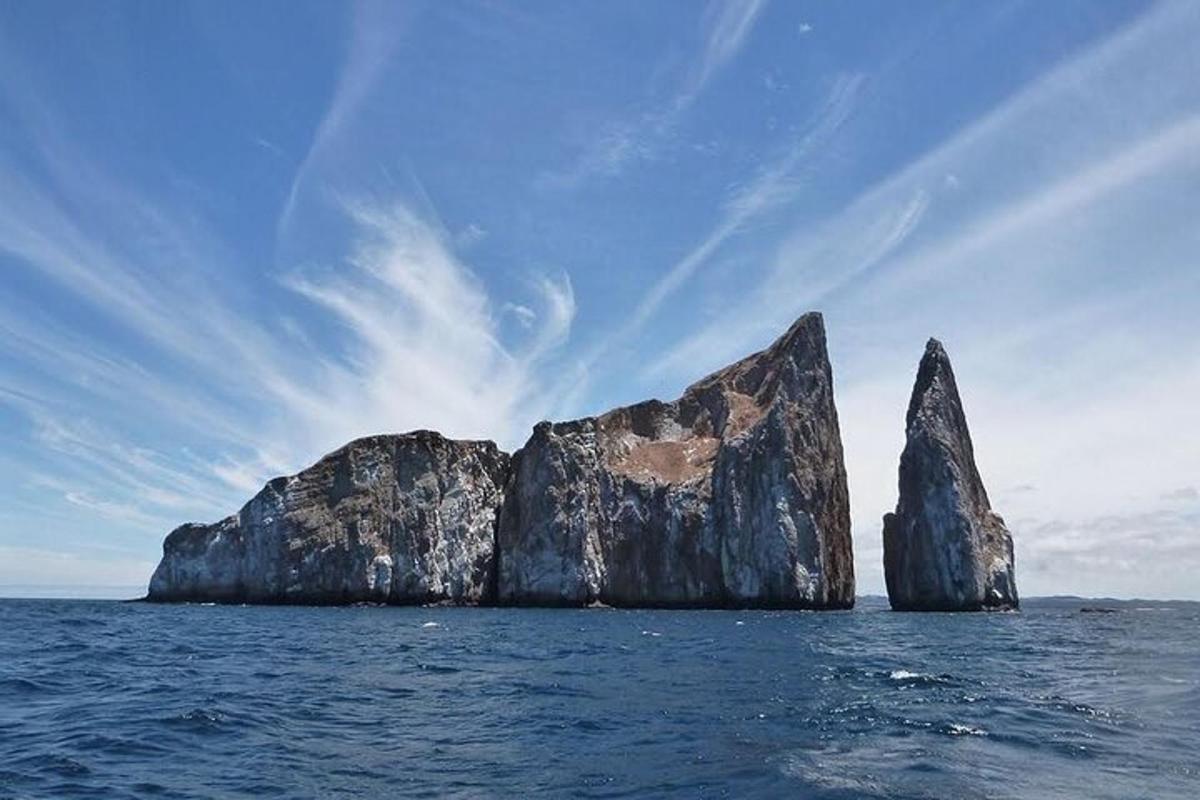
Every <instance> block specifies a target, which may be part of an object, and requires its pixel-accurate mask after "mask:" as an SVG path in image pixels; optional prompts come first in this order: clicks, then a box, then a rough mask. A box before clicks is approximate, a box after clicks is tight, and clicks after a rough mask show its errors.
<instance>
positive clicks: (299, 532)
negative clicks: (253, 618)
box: [149, 431, 508, 603]
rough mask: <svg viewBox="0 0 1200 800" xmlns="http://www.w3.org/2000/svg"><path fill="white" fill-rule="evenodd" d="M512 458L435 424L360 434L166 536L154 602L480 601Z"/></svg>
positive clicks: (488, 579) (488, 588) (487, 587)
mask: <svg viewBox="0 0 1200 800" xmlns="http://www.w3.org/2000/svg"><path fill="white" fill-rule="evenodd" d="M507 472H508V456H507V455H506V454H505V453H503V452H501V451H499V450H498V449H497V448H496V446H495V445H494V444H493V443H492V442H461V441H451V440H448V439H445V438H443V437H442V436H440V435H438V434H436V433H432V432H430V431H417V432H414V433H410V434H405V435H398V436H395V435H394V436H373V437H369V438H366V439H359V440H356V441H354V442H351V443H350V444H348V445H346V446H345V447H343V448H342V449H340V450H338V451H336V452H334V453H332V454H330V455H328V456H326V457H325V458H323V459H321V461H319V462H318V463H317V464H315V465H314V466H312V467H310V468H308V469H306V470H304V471H303V472H301V473H300V474H298V475H295V476H293V477H290V478H276V479H275V480H273V481H271V482H270V483H268V484H267V485H266V487H265V488H263V490H262V491H261V492H259V493H258V495H257V496H255V497H254V499H252V500H251V501H250V502H249V503H247V504H246V505H245V506H244V507H243V508H242V510H241V511H240V512H239V513H238V514H236V515H234V516H231V517H228V518H226V519H224V520H222V521H220V522H218V523H216V524H213V525H190V524H189V525H183V526H181V527H179V528H177V529H175V530H174V531H172V533H171V534H170V535H169V536H168V537H167V539H166V541H165V542H164V544H163V559H162V562H161V563H160V564H159V566H158V569H157V570H155V572H154V576H153V577H152V578H151V581H150V595H149V597H150V599H151V600H206V601H210V600H211V601H223V602H278V603H289V602H290V603H346V602H359V601H376V602H389V603H418V602H435V601H449V602H460V603H474V602H480V601H482V600H487V599H488V598H489V597H490V595H491V592H492V589H493V587H492V579H493V575H494V564H493V558H494V545H495V519H496V509H497V508H498V507H499V505H500V502H501V499H502V496H503V495H502V493H503V486H504V481H505V478H506V476H507Z"/></svg>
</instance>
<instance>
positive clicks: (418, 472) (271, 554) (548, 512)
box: [149, 314, 854, 608]
mask: <svg viewBox="0 0 1200 800" xmlns="http://www.w3.org/2000/svg"><path fill="white" fill-rule="evenodd" d="M506 498H507V499H506ZM149 596H150V599H152V600H212V601H222V602H281V603H282V602H296V603H301V602H302V603H344V602H358V601H374V602H388V603H416V602H430V601H451V602H460V603H491V602H499V603H506V604H521V605H584V604H589V603H594V602H601V603H607V604H611V605H627V606H633V605H637V606H760V607H797V608H848V607H850V606H851V605H853V603H854V567H853V563H852V558H851V547H850V514H849V502H848V499H847V493H846V471H845V467H844V465H843V463H842V444H841V437H840V433H839V431H838V420H837V411H836V410H835V408H834V404H833V381H832V377H831V373H830V367H829V360H828V357H827V355H826V352H825V332H824V328H823V325H822V321H821V317H820V316H819V315H817V314H809V315H806V316H804V317H802V318H801V319H800V320H798V321H797V322H796V323H795V324H794V325H793V326H792V328H791V329H790V330H789V331H788V332H787V333H786V334H785V335H784V336H783V337H782V338H780V339H779V340H778V341H777V342H775V344H773V345H772V346H771V347H770V348H768V349H766V350H764V351H762V352H761V353H757V354H755V355H753V356H750V357H749V358H746V359H744V360H742V361H739V362H738V363H736V364H734V365H732V366H730V367H727V368H725V369H723V370H721V371H720V372H717V373H715V374H714V375H711V376H709V377H708V378H705V379H704V380H701V381H700V382H699V383H696V384H695V385H693V386H692V387H690V388H689V389H688V390H687V391H686V392H685V393H684V395H683V397H682V398H680V399H679V400H677V401H675V402H673V403H662V402H659V401H656V400H651V401H648V402H645V403H640V404H638V405H635V406H630V407H628V408H619V409H616V410H614V411H610V412H609V413H607V414H604V415H602V416H599V417H589V418H587V419H581V420H575V421H573V422H563V423H554V424H552V423H549V422H543V423H541V424H539V425H538V426H537V427H536V428H535V429H534V432H533V436H532V438H531V439H530V440H529V443H528V444H527V445H526V446H525V447H524V448H523V449H522V450H520V451H519V452H518V453H517V454H516V455H515V456H514V457H513V458H512V460H511V463H510V459H509V457H508V456H506V455H505V454H504V453H502V452H500V451H499V450H497V449H496V446H495V445H494V444H492V443H491V442H455V441H449V440H447V439H444V438H442V437H441V436H439V435H438V434H436V433H431V432H428V431H421V432H417V433H412V434H406V435H403V436H375V437H371V438H367V439H360V440H358V441H355V442H352V443H351V444H349V445H347V446H346V447H344V448H342V449H341V450H338V451H337V452H335V453H333V454H331V455H329V456H327V457H325V458H324V459H322V460H321V461H320V462H319V463H317V464H316V465H314V466H313V467H310V468H309V469H307V470H304V471H303V472H301V473H300V474H299V475H296V476H295V477H291V478H277V479H275V480H273V481H271V482H270V483H268V484H267V486H266V488H264V489H263V490H262V491H261V492H260V493H259V494H258V496H256V497H255V498H254V499H253V500H251V501H250V502H249V503H247V504H246V506H245V507H244V508H243V509H242V510H241V511H240V512H239V513H238V514H237V515H235V516H232V517H229V518H228V519H225V520H222V521H221V522H218V523H216V524H214V525H184V526H182V527H180V528H178V529H176V530H175V531H173V532H172V533H171V534H170V535H169V536H168V537H167V539H166V542H165V543H164V545H163V559H162V562H161V563H160V564H159V566H158V569H157V570H156V571H155V573H154V577H153V578H152V579H151V583H150V595H149Z"/></svg>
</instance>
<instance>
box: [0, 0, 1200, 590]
mask: <svg viewBox="0 0 1200 800" xmlns="http://www.w3.org/2000/svg"><path fill="white" fill-rule="evenodd" d="M1197 41H1200V4H1197V3H1189V2H1182V1H1181V2H1164V3H1159V4H1155V3H1146V2H1137V0H1134V1H1133V2H1126V3H1103V4H1099V3H1094V2H1090V1H1085V0H1064V1H1063V2H1057V3H1052V4H1037V5H1036V6H1033V5H1030V4H1028V3H1025V2H1003V1H1001V2H992V3H986V4H985V3H945V4H934V3H922V4H911V3H889V2H855V3H802V2H757V1H755V0H751V1H750V2H734V1H731V2H714V3H711V4H707V5H705V4H701V3H683V2H678V3H676V2H672V3H665V2H664V3H636V2H615V3H602V4H575V3H549V2H547V3H534V4H530V3H512V4H507V5H506V4H486V5H484V4H480V5H470V4H459V3H429V4H411V5H409V4H398V3H361V4H333V3H323V2H311V3H303V2H287V3H282V2H278V3H276V2H265V3H256V4H249V5H244V6H227V5H218V4H211V3H194V4H188V3H173V4H133V3H108V4H66V3H57V2H46V3H8V4H3V5H0V442H2V443H3V446H2V447H0V595H5V594H43V595H47V594H48V595H58V596H78V595H81V594H82V595H89V596H90V595H94V596H126V594H127V592H128V587H131V586H133V587H138V589H137V591H136V592H134V593H140V591H141V589H142V588H144V586H145V582H146V580H147V579H148V578H149V575H150V572H151V571H152V569H153V567H154V564H155V562H156V561H157V559H158V557H159V555H160V552H161V542H162V538H163V536H165V534H166V533H167V532H168V531H169V530H170V529H171V528H173V527H174V526H175V525H177V524H179V523H180V522H183V521H188V520H197V521H213V520H216V519H218V518H220V517H222V516H224V515H226V514H229V513H232V512H233V511H235V510H236V509H237V508H239V507H240V506H241V504H242V503H244V502H245V501H246V500H247V499H248V498H249V497H250V496H251V495H252V494H253V493H254V492H256V491H257V490H258V489H259V488H260V487H261V486H262V484H263V483H264V482H265V481H266V480H267V479H269V478H271V477H273V476H275V475H278V474H285V473H289V472H294V471H296V470H298V469H300V468H302V467H304V466H306V465H307V464H309V463H311V462H313V461H314V460H315V459H317V458H318V457H319V456H321V455H322V454H324V453H326V452H328V451H330V450H332V449H334V448H335V447H337V446H339V445H341V444H342V443H344V442H345V441H347V440H349V439H351V438H354V437H357V436H361V435H365V434H370V433H376V432H384V431H405V430H410V429H414V428H433V429H437V430H440V431H442V432H443V433H445V434H447V435H450V436H457V437H471V438H492V439H495V440H497V441H498V442H499V443H500V444H501V445H502V446H503V447H505V448H508V449H515V448H517V447H519V446H520V445H521V444H522V442H523V441H524V440H525V438H526V436H527V435H528V432H529V429H530V427H531V426H532V424H533V423H534V422H536V421H537V420H539V419H543V418H556V419H562V418H569V417H572V416H579V415H584V414H589V413H594V412H598V411H601V410H604V409H605V408H608V407H610V406H613V405H617V404H623V403H629V402H635V401H638V400H641V399H644V398H646V397H650V396H658V397H662V398H672V397H675V396H677V395H678V394H679V393H680V392H681V391H682V389H683V388H684V387H685V386H686V385H687V384H688V383H690V382H692V381H693V380H695V379H697V378H699V377H701V376H702V375H703V374H705V373H706V372H708V371H711V370H713V369H715V368H717V367H719V366H721V365H723V364H725V363H727V362H729V361H731V360H733V359H735V358H738V357H740V356H743V355H745V354H747V353H749V352H751V351H753V350H756V349H758V348H760V347H762V346H764V345H765V344H767V343H768V342H770V341H771V340H772V339H773V338H774V337H775V336H777V335H778V334H779V333H781V332H782V331H783V330H784V329H785V328H786V327H787V326H788V324H789V323H790V322H791V321H792V320H793V319H795V318H796V317H797V316H799V315H800V314H801V313H803V312H804V311H807V310H820V311H822V312H824V314H825V323H826V328H827V331H828V335H829V344H830V350H831V355H832V358H833V367H834V377H835V383H836V393H837V401H838V407H839V412H840V418H841V430H842V435H843V439H844V442H845V446H846V456H847V469H848V472H849V481H850V495H851V503H852V507H853V516H854V537H855V542H856V566H857V570H858V579H859V583H858V588H859V592H860V594H878V593H882V592H883V581H882V569H881V559H882V555H881V540H880V528H881V516H882V514H883V513H884V512H885V511H888V510H890V508H891V507H892V506H893V505H894V503H895V500H896V480H897V475H896V470H897V464H898V458H899V453H900V450H901V448H902V446H903V435H904V431H903V421H904V411H905V406H906V403H907V401H908V394H909V391H910V388H911V383H912V379H913V376H914V373H915V370H916V365H917V361H918V359H919V358H920V355H921V352H922V347H923V345H924V342H925V339H926V338H927V337H928V336H930V335H935V336H937V337H938V338H940V339H941V340H942V341H943V342H944V343H945V345H946V348H947V350H948V351H949V355H950V358H951V359H952V361H953V363H954V368H955V371H956V373H957V376H958V382H959V387H960V390H961V392H962V395H963V401H964V404H965V406H966V414H967V419H968V421H969V423H970V427H971V432H972V434H973V436H974V441H975V450H976V456H977V460H978V463H979V467H980V471H981V473H982V475H983V479H984V482H985V484H986V485H987V487H988V490H989V492H990V494H991V500H992V505H993V506H994V507H995V509H996V510H997V511H998V512H999V513H1000V514H1002V515H1003V516H1004V517H1005V519H1006V521H1007V523H1008V527H1009V529H1010V530H1011V531H1012V533H1013V538H1014V541H1015V544H1016V574H1017V581H1018V583H1019V585H1020V588H1021V592H1022V594H1023V595H1025V596H1035V595H1045V594H1067V593H1070V594H1077V595H1084V596H1097V595H1107V596H1117V597H1132V596H1141V597H1149V598H1167V597H1177V598H1194V599H1200V581H1197V579H1196V575H1197V574H1200V225H1198V224H1197V220H1200V80H1198V79H1197V76H1200V56H1197V48H1196V42H1197Z"/></svg>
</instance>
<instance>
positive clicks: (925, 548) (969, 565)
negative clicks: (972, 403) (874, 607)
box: [883, 339, 1018, 611]
mask: <svg viewBox="0 0 1200 800" xmlns="http://www.w3.org/2000/svg"><path fill="white" fill-rule="evenodd" d="M906 425H907V443H906V444H905V447H904V452H903V454H902V455H901V457H900V500H899V503H898V504H897V506H896V512H895V513H894V514H887V515H885V516H884V518H883V565H884V575H885V577H886V579H887V589H888V599H889V600H890V601H891V605H892V608H894V609H896V610H899V611H976V610H982V609H1008V608H1016V607H1017V605H1018V599H1017V586H1016V581H1015V578H1014V575H1013V544H1012V537H1011V536H1010V535H1009V533H1008V530H1007V529H1006V528H1005V526H1004V520H1003V519H1001V518H1000V516H999V515H998V514H996V513H995V512H993V511H992V510H991V505H990V503H989V502H988V496H987V491H986V490H985V489H984V488H983V481H982V480H981V479H980V477H979V471H978V470H977V469H976V467H975V453H974V450H973V448H972V446H971V436H970V434H969V433H968V431H967V420H966V417H965V416H964V414H963V409H962V402H961V400H960V399H959V396H958V386H957V385H956V383H955V381H954V372H953V370H952V369H951V368H950V359H949V357H948V356H947V355H946V351H945V350H944V349H943V348H942V345H941V343H940V342H938V341H937V340H936V339H930V340H929V343H928V344H927V345H926V347H925V356H924V357H923V358H922V359H921V366H920V369H919V370H918V372H917V381H916V385H915V386H914V387H913V393H912V399H911V400H910V401H909V405H908V415H907V418H906Z"/></svg>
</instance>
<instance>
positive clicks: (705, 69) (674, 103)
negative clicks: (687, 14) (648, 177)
mask: <svg viewBox="0 0 1200 800" xmlns="http://www.w3.org/2000/svg"><path fill="white" fill-rule="evenodd" d="M765 7H766V0H710V2H709V3H708V5H707V6H705V9H704V12H703V13H702V15H701V19H700V33H699V48H698V49H699V54H698V56H697V57H696V59H695V60H694V61H693V63H692V64H691V65H690V67H689V69H688V71H687V72H686V73H685V74H684V75H683V76H682V78H681V79H680V81H679V82H678V84H677V87H676V89H675V91H674V94H673V95H671V96H670V97H669V98H666V99H660V100H659V101H658V103H657V104H656V105H655V106H654V107H653V108H651V109H649V110H644V111H641V112H639V113H635V114H631V115H628V116H626V117H622V118H618V119H614V120H611V121H609V122H608V123H606V124H603V125H600V126H599V133H598V134H596V135H595V136H593V137H592V138H590V139H589V140H588V141H586V142H585V143H584V145H583V151H582V153H581V154H580V156H579V158H578V160H577V161H575V163H573V164H572V165H571V166H569V167H567V168H566V169H562V170H556V171H551V172H547V173H545V174H543V175H542V176H541V177H540V183H541V184H542V185H545V186H549V187H551V188H559V189H561V188H574V187H577V186H579V185H580V184H581V183H583V182H585V181H587V180H589V179H592V178H612V177H615V176H617V175H620V174H621V173H622V172H623V171H624V170H625V169H626V168H627V167H628V166H629V165H630V164H632V163H636V162H638V161H645V160H649V159H652V158H654V157H655V155H656V154H657V153H658V152H659V151H660V149H661V148H662V147H663V144H664V142H665V141H666V140H667V139H669V138H670V137H671V135H672V134H673V133H674V131H675V129H676V127H677V126H678V124H679V120H680V117H681V116H682V115H683V114H684V113H685V112H686V111H687V110H688V108H690V107H691V106H692V105H693V104H694V103H695V101H696V99H697V98H698V97H699V96H700V95H701V94H702V93H703V92H704V90H705V88H706V87H707V86H708V84H709V83H710V82H711V81H712V80H713V79H714V78H715V76H716V75H718V74H719V73H720V72H721V71H722V70H723V69H724V68H725V67H726V66H727V65H728V64H729V63H730V62H731V61H733V60H734V58H736V56H737V54H738V53H739V52H740V51H741V50H742V48H743V47H744V45H745V44H746V41H747V40H748V39H749V37H750V34H751V33H752V31H753V30H754V25H755V23H756V22H757V21H758V18H759V16H760V14H761V13H762V11H763V9H764V8H765Z"/></svg>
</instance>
